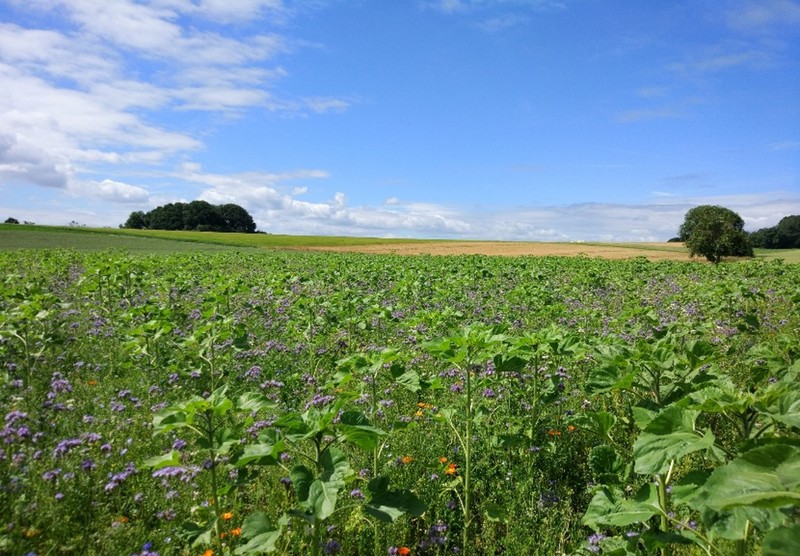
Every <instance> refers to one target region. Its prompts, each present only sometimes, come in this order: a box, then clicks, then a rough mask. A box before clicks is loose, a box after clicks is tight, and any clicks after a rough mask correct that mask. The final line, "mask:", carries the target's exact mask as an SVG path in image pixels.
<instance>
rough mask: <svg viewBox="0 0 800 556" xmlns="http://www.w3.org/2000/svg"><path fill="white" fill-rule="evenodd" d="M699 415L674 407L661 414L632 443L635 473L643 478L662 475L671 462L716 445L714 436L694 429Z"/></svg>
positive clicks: (695, 412) (708, 432) (709, 432)
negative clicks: (643, 476)
mask: <svg viewBox="0 0 800 556" xmlns="http://www.w3.org/2000/svg"><path fill="white" fill-rule="evenodd" d="M698 414H699V412H697V411H691V410H687V409H684V408H682V407H676V406H671V407H668V408H667V409H665V410H664V411H662V412H661V413H659V414H658V416H657V417H656V418H655V419H653V420H652V421H651V422H650V423H649V424H648V425H647V427H645V429H644V431H643V432H642V433H641V434H640V435H639V438H637V439H636V442H634V444H633V456H634V459H635V465H634V470H635V471H636V472H637V473H640V474H643V475H650V474H653V475H655V474H661V473H664V472H666V471H667V469H669V466H670V462H671V461H673V460H676V461H677V460H680V458H682V457H683V456H685V455H687V454H691V453H692V452H697V451H699V450H705V449H707V448H710V447H711V446H712V445H713V444H714V434H713V433H712V432H711V431H706V433H705V434H703V435H700V434H699V433H697V432H696V431H695V430H694V422H695V419H697V416H698Z"/></svg>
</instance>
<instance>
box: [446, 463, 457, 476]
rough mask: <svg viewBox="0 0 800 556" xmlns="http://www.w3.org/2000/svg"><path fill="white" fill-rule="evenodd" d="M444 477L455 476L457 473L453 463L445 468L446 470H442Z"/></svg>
mask: <svg viewBox="0 0 800 556" xmlns="http://www.w3.org/2000/svg"><path fill="white" fill-rule="evenodd" d="M444 473H445V475H455V474H456V473H458V467H457V466H456V464H455V463H451V464H449V465H448V466H447V469H445V470H444Z"/></svg>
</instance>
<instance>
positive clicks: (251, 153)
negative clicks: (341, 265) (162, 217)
mask: <svg viewBox="0 0 800 556" xmlns="http://www.w3.org/2000/svg"><path fill="white" fill-rule="evenodd" d="M0 83H2V88H1V89H2V90H0V216H2V218H3V219H5V218H6V217H7V216H14V217H16V218H17V219H19V220H30V221H34V222H36V223H40V224H67V223H69V222H71V221H75V222H78V223H81V224H85V225H91V226H112V227H116V226H117V225H119V224H120V223H122V222H124V221H125V219H126V218H127V216H128V214H130V212H132V211H134V210H149V209H151V208H153V207H155V206H158V205H161V204H164V203H167V202H174V201H191V200H194V199H204V200H207V201H209V202H212V203H223V202H234V203H238V204H240V205H242V206H244V207H245V208H247V210H248V211H250V213H251V214H252V215H253V217H254V218H255V220H256V223H257V224H258V227H259V229H260V230H263V231H267V232H272V233H302V234H334V235H363V236H380V237H384V236H385V237H429V238H468V239H502V240H531V241H580V240H584V241H598V240H599V241H664V240H666V239H668V238H670V237H672V236H674V235H676V232H677V228H678V226H679V225H680V223H681V222H682V220H683V215H684V214H685V213H686V211H687V210H689V209H690V208H691V207H693V206H696V205H699V204H719V205H723V206H726V207H728V208H731V209H733V210H735V211H737V212H738V213H739V214H740V215H741V216H742V217H743V218H744V220H745V223H746V229H748V230H751V231H752V230H756V229H759V228H762V227H766V226H773V225H775V224H777V222H778V220H780V218H781V217H783V216H786V215H789V214H800V1H795V0H758V1H745V0H687V1H678V0H675V1H670V2H657V1H642V2H632V1H629V0H308V1H302V0H298V1H291V0H235V1H234V0H0Z"/></svg>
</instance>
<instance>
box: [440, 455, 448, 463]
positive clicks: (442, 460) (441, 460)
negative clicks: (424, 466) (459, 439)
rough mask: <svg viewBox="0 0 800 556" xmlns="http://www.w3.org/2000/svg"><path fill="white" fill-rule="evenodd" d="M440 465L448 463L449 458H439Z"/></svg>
mask: <svg viewBox="0 0 800 556" xmlns="http://www.w3.org/2000/svg"><path fill="white" fill-rule="evenodd" d="M439 463H447V458H446V457H444V456H442V457H440V458H439Z"/></svg>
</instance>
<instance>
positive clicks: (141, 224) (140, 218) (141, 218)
mask: <svg viewBox="0 0 800 556" xmlns="http://www.w3.org/2000/svg"><path fill="white" fill-rule="evenodd" d="M147 220H148V218H147V215H146V214H145V213H143V212H142V211H140V210H137V211H134V212H132V213H131V215H130V216H129V217H128V219H127V220H126V221H125V224H123V225H122V227H123V228H129V229H131V230H143V229H145V228H147Z"/></svg>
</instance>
